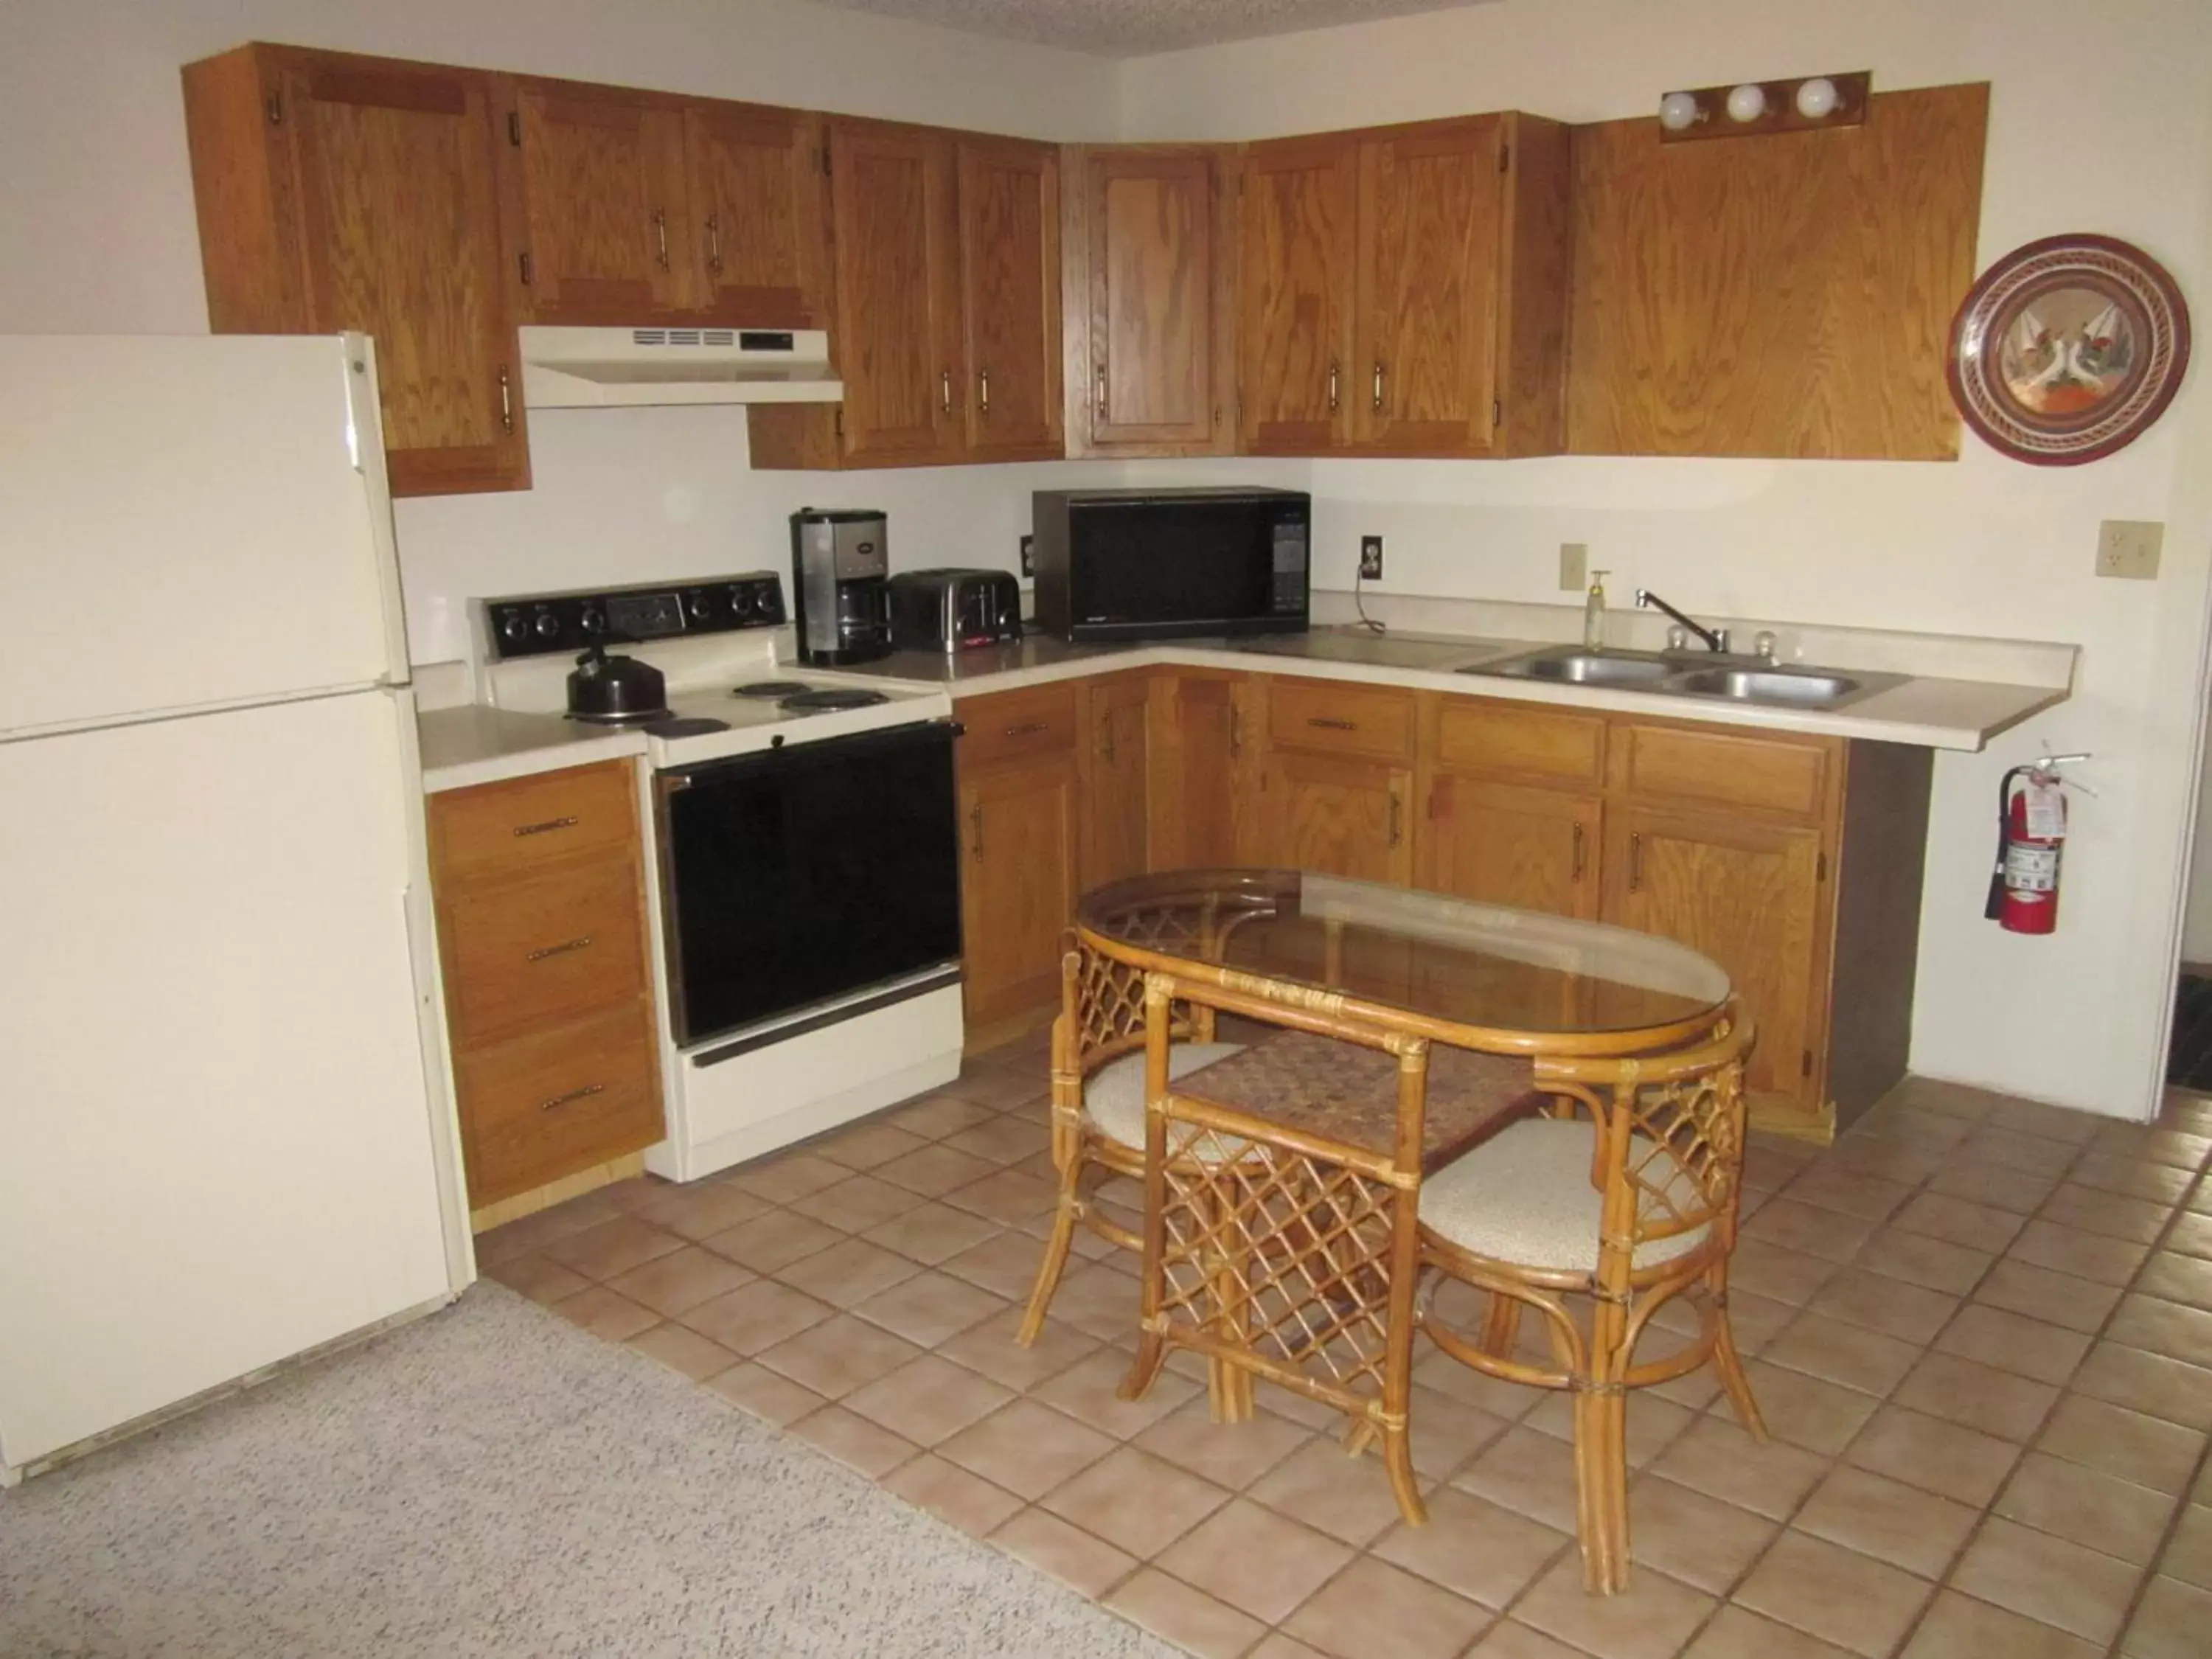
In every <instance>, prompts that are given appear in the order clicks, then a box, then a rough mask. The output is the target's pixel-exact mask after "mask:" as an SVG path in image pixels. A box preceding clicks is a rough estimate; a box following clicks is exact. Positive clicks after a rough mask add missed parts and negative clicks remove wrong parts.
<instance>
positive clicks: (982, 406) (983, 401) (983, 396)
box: [975, 368, 991, 420]
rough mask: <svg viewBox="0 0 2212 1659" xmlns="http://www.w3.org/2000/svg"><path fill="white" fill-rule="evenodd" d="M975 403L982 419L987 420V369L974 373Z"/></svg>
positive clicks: (988, 413)
mask: <svg viewBox="0 0 2212 1659" xmlns="http://www.w3.org/2000/svg"><path fill="white" fill-rule="evenodd" d="M975 402H976V406H977V409H978V410H979V411H980V412H981V415H982V416H983V418H984V419H985V420H989V419H990V418H991V371H990V370H989V369H987V368H979V369H977V370H976V371H975Z"/></svg>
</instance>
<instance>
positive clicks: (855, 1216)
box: [790, 1143, 929, 1233]
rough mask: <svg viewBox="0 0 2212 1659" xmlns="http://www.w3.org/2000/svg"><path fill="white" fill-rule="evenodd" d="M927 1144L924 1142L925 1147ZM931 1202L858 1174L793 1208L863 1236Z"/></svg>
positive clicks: (830, 1224)
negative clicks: (869, 1230) (871, 1229)
mask: <svg viewBox="0 0 2212 1659" xmlns="http://www.w3.org/2000/svg"><path fill="white" fill-rule="evenodd" d="M926 1144H927V1143H925V1145H926ZM928 1201H929V1200H927V1199H926V1198H924V1197H922V1196H921V1194H919V1193H910V1192H908V1190H907V1189H906V1188H903V1187H894V1186H893V1185H891V1183H890V1182H888V1181H878V1180H877V1179H876V1177H875V1176H872V1175H856V1176H853V1177H852V1178H851V1179H850V1180H847V1181H841V1182H838V1183H837V1184H836V1186H834V1187H824V1188H823V1189H822V1190H821V1191H820V1192H818V1193H810V1194H807V1195H806V1196H805V1198H802V1199H799V1200H797V1201H796V1202H794V1203H793V1204H792V1205H791V1206H790V1209H791V1211H792V1213H793V1214H794V1215H803V1216H805V1218H807V1219H808V1220H810V1221H818V1222H820V1223H822V1225H824V1226H825V1227H835V1228H836V1229H837V1231H840V1232H846V1233H864V1232H866V1231H868V1229H869V1228H871V1227H875V1226H879V1225H882V1224H883V1223H884V1222H886V1221H890V1220H892V1219H893V1218H896V1217H898V1216H902V1215H904V1214H906V1213H907V1212H908V1211H909V1210H913V1209H917V1208H919V1207H920V1206H922V1205H924V1204H926V1203H927V1202H928Z"/></svg>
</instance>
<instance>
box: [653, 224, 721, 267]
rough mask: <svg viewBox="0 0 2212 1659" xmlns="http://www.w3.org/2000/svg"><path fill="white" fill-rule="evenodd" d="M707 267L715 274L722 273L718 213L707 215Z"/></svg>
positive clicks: (663, 262) (664, 262) (664, 261)
mask: <svg viewBox="0 0 2212 1659" xmlns="http://www.w3.org/2000/svg"><path fill="white" fill-rule="evenodd" d="M661 263H662V264H666V263H667V261H666V260H665V259H664V260H663V261H662V262H661ZM707 269H708V270H711V271H713V272H714V275H716V276H720V275H721V274H722V216H721V215H720V214H719V213H710V214H708V216H707Z"/></svg>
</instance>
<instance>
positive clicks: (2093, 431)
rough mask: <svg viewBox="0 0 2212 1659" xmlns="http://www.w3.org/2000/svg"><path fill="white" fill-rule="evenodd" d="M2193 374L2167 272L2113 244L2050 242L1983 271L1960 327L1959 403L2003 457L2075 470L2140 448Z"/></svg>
mask: <svg viewBox="0 0 2212 1659" xmlns="http://www.w3.org/2000/svg"><path fill="white" fill-rule="evenodd" d="M2188 367H2189V307H2188V305H2187V303H2186V302H2185V301H2183V299H2182V297H2181V291H2180V290H2179V289H2177V288H2175V287H2174V285H2173V278H2172V277H2171V276H2168V275H2166V268H2165V267H2164V266H2163V265H2161V264H2159V262H2158V261H2157V260H2155V259H2154V258H2151V257H2150V255H2148V253H2145V252H2143V251H2142V249H2141V248H2139V247H2136V246H2132V245H2130V244H2129V243H2126V242H2123V241H2119V240H2116V239H2114V238H2112V237H2110V236H2087V235H2081V236H2046V237H2045V238H2044V239H2043V240H2041V241H2038V242H2030V243H2028V244H2027V246H2025V247H2021V248H2016V249H2015V250H2014V251H2013V252H2010V253H2008V254H2007V255H2005V257H2004V258H2002V259H2000V260H1998V261H1997V262H1996V264H1993V265H1991V266H1990V268H1989V269H1988V270H1985V271H1984V272H1983V273H1982V276H1981V279H1980V280H1979V281H1978V282H1977V283H1975V284H1974V286H1973V289H1972V291H1971V292H1969V293H1968V294H1967V295H1966V301H1965V302H1964V303H1962V304H1961V305H1960V307H1959V314H1958V316H1957V317H1956V318H1955V319H1954V320H1953V322H1952V325H1951V358H1950V363H1949V365H1948V368H1949V376H1950V381H1951V397H1952V398H1953V400H1954V402H1956V403H1957V404H1958V405H1959V412H1960V414H1961V415H1963V416H1966V423H1967V424H1968V425H1969V426H1971V427H1972V428H1974V430H1975V431H1976V432H1978V433H1979V434H1980V435H1981V436H1982V437H1983V438H1984V440H1986V441H1988V443H1989V444H1990V446H1991V447H1993V448H1996V449H1998V450H2001V451H2002V452H2003V453H2005V454H2008V455H2010V456H2012V457H2013V458H2015V459H2017V460H2023V461H2033V462H2034V463H2035V464H2036V465H2039V466H2073V465H2079V464H2080V463H2081V462H2083V461H2093V460H2095V459H2098V458H2099V457H2100V456H2104V455H2109V454H2111V453H2112V452H2113V451H2114V450H2116V449H2122V448H2124V447H2126V446H2127V445H2129V444H2130V443H2133V442H2134V441H2136V438H2137V437H2139V436H2140V435H2142V433H2143V431H2144V430H2145V429H2146V428H2148V427H2149V426H2150V424H2151V423H2152V422H2154V421H2155V420H2157V419H2158V417H2159V416H2160V415H2161V414H2163V413H2164V412H2165V410H2166V404H2168V403H2170V402H2172V398H2173V393H2174V388H2175V387H2177V386H2179V385H2180V384H2181V376H2182V372H2183V371H2184V370H2185V369H2186V368H2188Z"/></svg>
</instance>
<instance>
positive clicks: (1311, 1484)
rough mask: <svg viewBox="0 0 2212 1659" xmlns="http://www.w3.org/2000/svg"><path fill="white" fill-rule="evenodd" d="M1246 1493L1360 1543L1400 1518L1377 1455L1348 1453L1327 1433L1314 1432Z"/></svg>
mask: <svg viewBox="0 0 2212 1659" xmlns="http://www.w3.org/2000/svg"><path fill="white" fill-rule="evenodd" d="M1245 1496H1246V1497H1248V1498H1251V1499H1252V1500H1253V1501H1254V1502H1255V1503H1257V1504H1266V1505H1267V1507H1268V1508H1269V1509H1271V1510H1274V1511H1275V1512H1276V1513H1277V1514H1279V1515H1284V1516H1289V1517H1290V1518H1291V1520H1293V1521H1297V1522H1302V1523H1304V1525H1306V1526H1309V1527H1311V1528H1314V1529H1315V1530H1316V1532H1325V1533H1327V1534H1329V1536H1331V1537H1332V1538H1340V1539H1342V1540H1343V1541H1345V1542H1346V1543H1347V1544H1352V1545H1355V1546H1358V1547H1365V1546H1366V1545H1368V1544H1370V1543H1372V1542H1373V1541H1375V1540H1376V1538H1377V1537H1379V1536H1380V1535H1381V1534H1383V1531H1384V1530H1385V1529H1386V1528H1389V1526H1390V1525H1391V1524H1392V1523H1393V1522H1395V1521H1397V1520H1398V1519H1399V1511H1398V1500H1397V1498H1395V1496H1394V1495H1393V1494H1392V1492H1391V1490H1390V1478H1389V1473H1388V1472H1387V1471H1386V1470H1385V1469H1384V1468H1383V1460H1382V1458H1381V1457H1380V1456H1378V1455H1366V1456H1361V1457H1352V1456H1348V1455H1346V1452H1345V1449H1344V1448H1343V1446H1342V1445H1340V1444H1339V1443H1338V1442H1337V1441H1336V1440H1335V1439H1334V1438H1333V1437H1328V1436H1326V1435H1317V1436H1314V1437H1310V1438H1309V1439H1308V1440H1307V1442H1306V1443H1305V1444H1304V1445H1303V1446H1301V1447H1299V1448H1298V1449H1297V1451H1295V1452H1293V1453H1291V1455H1290V1456H1288V1457H1286V1458H1285V1459H1284V1460H1283V1461H1282V1462H1280V1463H1278V1464H1277V1465H1276V1466H1275V1467H1274V1468H1273V1469H1270V1470H1269V1471H1268V1472H1267V1474H1265V1475H1263V1476H1261V1478H1260V1479H1259V1480H1256V1481H1255V1482H1253V1484H1252V1485H1251V1486H1249V1487H1248V1488H1247V1489H1246V1491H1245Z"/></svg>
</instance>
